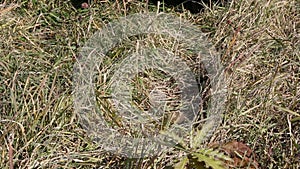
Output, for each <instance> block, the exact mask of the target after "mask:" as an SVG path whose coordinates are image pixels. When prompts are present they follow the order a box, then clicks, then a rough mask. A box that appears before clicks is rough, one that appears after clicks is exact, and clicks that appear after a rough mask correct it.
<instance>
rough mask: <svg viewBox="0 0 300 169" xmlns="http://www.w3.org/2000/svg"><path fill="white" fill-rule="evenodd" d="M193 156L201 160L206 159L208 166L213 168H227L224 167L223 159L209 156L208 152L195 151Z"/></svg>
mask: <svg viewBox="0 0 300 169" xmlns="http://www.w3.org/2000/svg"><path fill="white" fill-rule="evenodd" d="M192 156H193V157H195V158H197V159H198V161H199V162H201V161H204V162H205V164H206V166H207V168H208V167H211V168H213V169H225V168H224V167H223V165H224V164H223V162H222V161H221V160H217V159H215V158H214V157H212V156H207V155H206V154H202V153H193V154H192Z"/></svg>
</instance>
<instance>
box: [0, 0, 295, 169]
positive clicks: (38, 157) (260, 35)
mask: <svg viewBox="0 0 300 169" xmlns="http://www.w3.org/2000/svg"><path fill="white" fill-rule="evenodd" d="M124 2H125V1H124ZM124 2H121V1H116V2H115V1H111V2H110V1H95V3H93V4H92V6H91V7H90V8H88V9H83V10H82V9H75V8H74V7H73V6H72V5H71V3H70V2H69V1H59V2H57V1H54V0H50V1H46V0H41V1H34V0H28V1H21V0H20V1H17V0H15V1H14V0H7V1H2V2H1V4H2V5H1V6H0V45H1V48H0V96H1V97H0V98H1V100H0V168H9V166H10V164H11V162H12V163H13V165H14V167H15V168H164V167H165V166H170V165H172V164H174V163H175V162H176V160H178V158H180V157H181V156H182V154H183V152H168V153H162V154H159V155H158V156H155V157H153V158H151V159H144V160H143V159H139V160H137V159H126V158H123V157H119V156H116V155H112V154H109V153H107V152H105V151H103V150H102V149H101V147H99V146H98V145H96V144H95V143H94V142H93V141H92V139H91V138H90V137H89V136H88V135H87V133H86V132H85V130H83V129H82V127H81V126H80V124H79V122H78V117H77V115H76V114H74V111H73V96H72V92H73V88H72V73H73V65H74V63H75V61H76V58H77V57H78V52H79V50H80V47H82V46H83V45H84V42H85V41H86V40H87V39H88V38H89V37H91V35H93V33H94V32H96V31H97V30H100V29H101V27H102V26H103V25H104V24H105V23H108V22H110V21H112V20H114V19H116V18H119V17H121V16H125V15H129V14H132V13H137V12H147V11H154V12H155V11H157V10H158V9H157V8H156V7H155V6H149V5H147V4H146V3H145V2H139V1H135V0H134V1H130V2H125V3H124ZM299 5H300V4H299V2H297V1H296V0H274V1H268V0H261V1H254V0H243V1H236V0H233V1H232V2H231V3H229V4H228V5H227V6H225V7H217V6H213V7H212V8H211V9H208V8H207V9H205V10H203V12H202V13H200V14H198V15H191V14H190V13H189V12H188V11H185V12H183V13H176V12H175V11H174V10H172V9H167V8H163V7H162V6H161V8H160V9H159V11H163V10H164V11H165V12H171V13H175V14H177V15H178V16H181V17H183V18H185V19H187V20H189V21H190V22H192V23H194V24H195V25H198V26H199V27H200V28H201V29H202V30H203V32H206V33H207V34H208V36H209V38H210V40H211V41H212V42H213V43H214V44H215V46H216V48H217V49H218V51H219V53H220V54H221V58H222V61H223V64H224V66H225V67H226V68H227V69H226V70H227V78H228V79H229V84H228V89H229V94H228V100H227V103H226V111H225V115H224V120H223V123H222V124H221V126H220V127H219V128H218V130H217V131H216V132H215V133H214V135H213V136H212V138H211V140H209V141H208V142H207V144H208V143H215V142H220V143H222V142H228V141H231V140H238V141H240V142H243V143H245V144H247V145H248V146H249V147H250V148H251V149H252V150H254V152H255V153H256V161H257V162H258V163H259V165H260V168H300V115H299V114H300V92H299V91H300V84H299V83H300V51H299V50H300V40H299V38H300V37H299V27H300V18H299V13H300V12H299V11H300V6H299ZM172 153H173V154H172ZM174 153H175V154H176V156H174ZM10 160H12V161H10Z"/></svg>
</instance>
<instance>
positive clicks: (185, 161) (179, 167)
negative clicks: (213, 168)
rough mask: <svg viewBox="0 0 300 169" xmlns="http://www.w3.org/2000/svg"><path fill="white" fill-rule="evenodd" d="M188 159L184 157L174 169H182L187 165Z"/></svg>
mask: <svg viewBox="0 0 300 169" xmlns="http://www.w3.org/2000/svg"><path fill="white" fill-rule="evenodd" d="M188 162H189V159H188V158H187V157H184V158H183V159H181V160H180V161H179V162H178V163H176V164H175V165H174V169H184V168H185V166H186V165H187V164H188Z"/></svg>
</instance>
